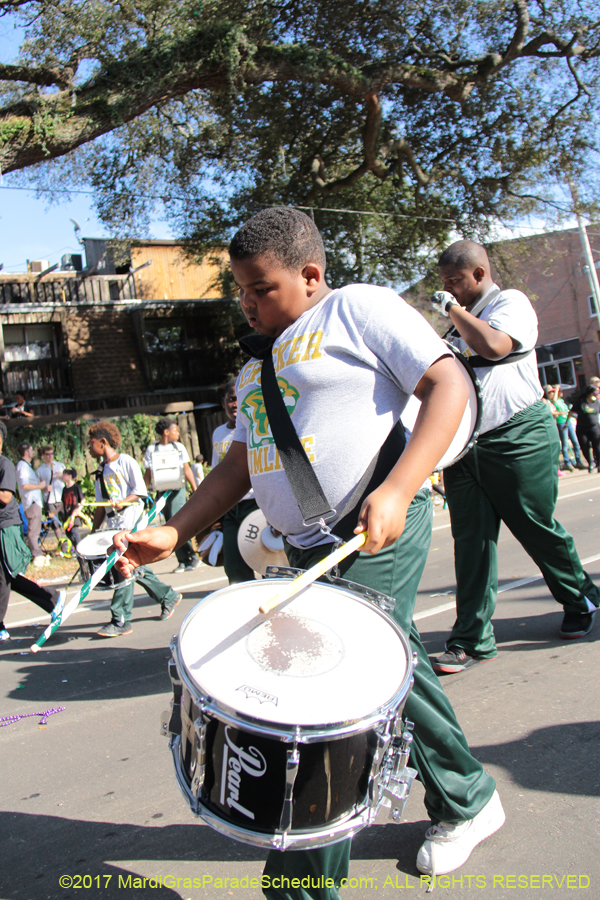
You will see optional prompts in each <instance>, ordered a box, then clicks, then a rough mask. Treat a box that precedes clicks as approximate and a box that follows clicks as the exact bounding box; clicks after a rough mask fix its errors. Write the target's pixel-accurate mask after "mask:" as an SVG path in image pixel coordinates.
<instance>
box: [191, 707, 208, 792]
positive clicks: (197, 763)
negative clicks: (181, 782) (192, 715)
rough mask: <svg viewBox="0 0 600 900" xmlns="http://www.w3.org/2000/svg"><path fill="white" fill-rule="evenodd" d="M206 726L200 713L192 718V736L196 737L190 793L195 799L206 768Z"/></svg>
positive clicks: (200, 788) (200, 787) (201, 784)
mask: <svg viewBox="0 0 600 900" xmlns="http://www.w3.org/2000/svg"><path fill="white" fill-rule="evenodd" d="M206 728H207V724H206V722H205V721H204V718H203V716H202V713H201V714H200V715H199V716H198V718H197V719H195V720H194V736H195V738H196V748H195V749H196V758H195V759H194V761H193V769H194V774H193V778H192V794H193V795H194V797H195V798H196V800H198V799H199V797H200V791H201V790H202V786H203V784H204V773H205V770H206Z"/></svg>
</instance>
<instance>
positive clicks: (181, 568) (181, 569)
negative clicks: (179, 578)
mask: <svg viewBox="0 0 600 900" xmlns="http://www.w3.org/2000/svg"><path fill="white" fill-rule="evenodd" d="M180 572H185V566H184V564H183V563H179V565H178V566H177V568H176V569H173V575H179V573H180Z"/></svg>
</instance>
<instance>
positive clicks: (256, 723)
mask: <svg viewBox="0 0 600 900" xmlns="http://www.w3.org/2000/svg"><path fill="white" fill-rule="evenodd" d="M289 580H290V579H289V578H270V579H269V583H270V584H273V585H274V584H276V583H277V582H278V581H280V582H282V583H284V584H285V583H289ZM343 580H344V579H338V581H343ZM243 583H244V582H241V584H243ZM320 584H324V585H325V586H326V587H328V588H332V589H333V590H336V591H341V592H343V593H350V594H352V595H353V596H354V598H355V599H356V600H357V601H358V602H360V603H362V604H363V605H365V606H367V607H368V608H369V609H371V610H373V611H374V612H376V613H377V614H378V615H379V616H380V617H381V618H383V619H384V620H385V621H386V622H387V623H388V625H391V627H392V628H393V630H394V631H395V632H396V635H397V637H398V638H399V639H400V643H401V644H402V646H403V649H404V651H405V655H406V671H405V673H404V676H403V678H402V681H401V682H400V685H399V686H398V687H397V689H396V691H395V693H394V694H393V695H392V696H391V697H390V698H389V700H387V701H386V702H385V703H383V704H382V705H381V706H378V707H376V708H375V709H374V710H372V712H371V713H369V714H367V715H366V716H363V718H361V719H353V720H351V721H347V720H346V721H340V722H328V723H327V724H324V723H321V724H318V725H298V724H296V723H293V722H290V723H286V724H284V723H280V722H271V721H270V720H268V719H258V718H256V717H254V716H248V715H247V714H246V713H242V712H241V711H240V710H237V709H235V708H234V707H231V706H229V705H228V704H226V703H223V701H221V700H217V699H216V698H214V697H210V696H208V695H205V694H202V693H200V692H201V690H202V686H201V685H200V684H196V683H195V682H194V681H193V680H192V677H191V675H190V673H189V672H188V669H187V665H186V663H185V661H184V659H183V658H182V655H181V647H180V640H181V637H182V635H183V634H184V631H185V628H186V627H187V625H188V622H189V621H190V620H191V619H192V617H193V614H194V612H195V611H196V610H197V609H198V607H199V606H201V605H202V604H203V603H206V601H207V600H209V599H210V598H211V597H213V596H214V595H215V594H220V593H225V592H226V591H230V590H231V589H232V588H233V589H236V588H239V587H240V584H239V583H238V584H235V585H227V587H224V588H219V590H217V591H213V592H212V593H211V594H208V595H207V596H206V597H203V598H202V600H200V601H199V602H198V603H196V605H195V606H193V607H192V609H191V610H190V611H189V612H188V614H187V616H186V617H185V619H184V620H183V622H182V623H181V627H180V629H179V632H178V634H177V635H173V640H172V641H171V652H172V654H173V658H174V660H175V665H176V668H177V672H178V674H179V678H180V679H181V681H182V682H183V683H184V684H185V686H186V688H187V689H188V691H189V692H190V696H191V697H192V699H193V700H194V701H195V703H196V706H197V707H198V709H199V710H200V711H201V712H204V711H205V712H206V713H207V714H208V715H212V716H214V717H215V718H217V719H219V720H220V721H223V722H225V723H226V724H229V725H233V726H234V727H238V728H241V729H242V730H244V731H250V732H252V733H255V734H263V735H265V736H267V737H270V738H272V739H274V740H280V741H284V742H287V743H289V742H290V741H294V740H296V741H298V742H299V743H302V744H309V743H313V742H318V741H322V740H324V739H325V738H329V739H330V740H341V739H342V738H345V737H347V736H349V735H352V734H360V733H362V732H364V731H368V730H370V729H371V728H373V727H374V724H375V723H376V722H380V721H382V720H385V719H386V718H388V717H389V716H390V715H391V714H392V713H393V714H394V715H395V714H396V710H397V709H398V708H399V707H400V705H401V704H402V703H403V701H404V700H405V699H406V697H407V696H408V694H409V692H410V689H411V686H412V684H413V681H414V679H413V669H414V659H413V652H412V649H411V647H410V641H409V637H408V635H407V634H406V633H405V632H404V630H403V629H402V628H401V627H400V626H399V625H398V623H397V622H396V621H395V620H394V619H393V618H392V617H391V616H390V615H389V613H387V612H385V611H384V610H382V609H381V608H380V607H379V606H377V604H376V603H375V602H373V601H372V600H369V599H367V598H366V597H362V596H360V595H359V594H357V593H356V591H352V590H350V589H348V588H344V587H342V586H341V585H340V584H329V583H327V582H320Z"/></svg>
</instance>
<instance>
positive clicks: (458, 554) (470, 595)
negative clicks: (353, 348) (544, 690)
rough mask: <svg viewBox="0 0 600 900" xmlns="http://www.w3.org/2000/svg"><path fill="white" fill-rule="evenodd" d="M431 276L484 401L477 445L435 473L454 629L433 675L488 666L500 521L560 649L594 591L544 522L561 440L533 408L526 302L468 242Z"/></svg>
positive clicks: (562, 537) (596, 597)
mask: <svg viewBox="0 0 600 900" xmlns="http://www.w3.org/2000/svg"><path fill="white" fill-rule="evenodd" d="M439 273H440V278H441V280H442V282H443V284H444V288H445V290H444V291H443V292H440V295H439V296H438V295H434V298H433V303H434V306H436V304H439V305H438V306H437V308H438V310H440V311H441V312H442V313H443V314H444V315H446V316H449V318H450V320H451V321H452V326H453V327H452V328H451V329H450V331H449V332H448V333H447V334H446V338H447V339H448V340H450V341H451V342H452V344H453V345H454V346H455V347H456V348H457V350H460V351H461V352H462V353H463V354H464V355H465V356H467V357H468V359H469V362H470V363H471V365H472V366H473V369H474V371H475V374H476V375H477V377H478V378H479V380H480V382H481V389H482V395H483V415H482V419H481V430H480V435H479V438H478V440H477V443H476V444H475V446H474V447H473V448H472V449H471V450H470V451H469V452H468V453H467V454H466V456H464V457H463V458H462V459H460V460H459V461H458V462H457V463H455V464H454V465H453V466H450V467H449V468H447V469H446V470H445V472H444V484H445V488H446V498H447V501H448V509H449V510H450V518H451V521H452V536H453V538H454V560H455V569H456V616H457V618H456V622H455V623H454V627H453V629H452V632H451V634H450V636H449V638H448V640H447V641H446V652H445V653H443V654H442V655H441V656H439V657H438V658H437V659H436V660H435V661H434V663H433V668H434V670H435V671H436V672H438V673H454V672H462V671H464V670H465V669H467V668H469V667H470V666H473V665H477V664H479V663H484V662H486V661H488V660H492V659H496V657H497V655H498V651H497V648H496V641H495V638H494V629H493V627H492V621H491V620H492V616H493V614H494V609H495V606H496V594H497V590H498V546H497V545H498V537H499V532H500V523H501V522H504V523H505V524H506V525H507V526H508V528H509V529H510V530H511V532H512V534H513V535H514V536H515V538H516V539H517V540H518V541H519V543H520V544H521V546H522V547H523V548H524V549H525V550H526V551H527V553H528V554H529V556H531V558H532V559H533V561H534V562H535V564H536V565H537V566H538V567H539V569H540V571H541V573H542V575H543V576H544V580H545V582H546V584H547V585H548V588H549V590H550V592H551V594H552V596H553V597H554V599H555V600H556V601H557V602H558V603H560V604H561V605H562V606H563V608H564V616H563V620H562V624H561V627H560V631H559V635H560V637H561V638H563V639H565V640H572V639H576V638H580V637H583V636H584V635H586V634H588V633H589V631H590V630H591V628H592V624H593V621H594V620H593V613H595V612H596V609H597V608H598V606H599V605H600V590H599V589H598V587H597V586H596V585H595V584H594V583H593V581H592V579H591V578H590V576H589V575H588V574H587V572H585V571H584V569H583V567H582V565H581V561H580V559H579V556H578V554H577V550H576V548H575V542H574V540H573V538H572V537H571V535H570V534H569V533H568V532H567V531H565V529H564V528H563V527H562V525H561V524H560V523H559V522H557V521H556V519H555V518H554V510H555V506H556V498H557V493H558V475H557V473H558V458H559V452H560V441H559V437H558V431H557V428H556V425H555V423H554V420H553V418H552V414H551V412H550V410H549V409H548V406H547V404H546V403H544V401H543V400H542V387H541V385H540V380H539V376H538V370H537V361H536V355H535V349H534V348H535V345H536V341H537V334H538V330H537V317H536V314H535V312H534V310H533V307H532V305H531V303H530V302H529V300H528V298H527V297H526V296H525V294H523V293H522V292H521V291H517V290H510V289H509V290H500V288H499V287H498V285H496V284H494V280H493V278H492V275H491V268H490V261H489V259H488V255H487V253H486V251H485V249H484V247H482V246H481V245H480V244H476V243H475V242H474V241H456V242H455V243H454V244H451V245H450V246H449V247H448V248H447V249H446V250H444V252H443V253H442V255H441V257H440V261H439Z"/></svg>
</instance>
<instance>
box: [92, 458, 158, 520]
mask: <svg viewBox="0 0 600 900" xmlns="http://www.w3.org/2000/svg"><path fill="white" fill-rule="evenodd" d="M103 472H104V483H105V485H106V490H107V492H108V496H109V497H110V499H111V500H115V501H116V502H119V500H124V499H125V497H128V496H129V494H137V495H138V497H145V496H146V494H147V491H146V484H145V482H144V478H143V476H142V471H141V469H140V467H139V465H138V464H137V462H136V461H135V459H134V458H133V457H132V456H129V455H128V454H127V453H119V455H118V457H117V458H116V459H115V460H113V461H112V462H109V463H105V465H104V470H103ZM94 493H95V495H96V500H98V501H99V502H100V501H102V500H103V499H104V498H103V497H102V488H101V487H100V481H99V479H96V481H95V484H94ZM106 511H107V515H106V517H105V522H106V525H107V527H108V528H111V529H112V528H117V529H122V528H123V529H128V530H129V529H130V528H133V526H134V525H135V524H136V522H137V521H138V519H139V518H140V516H141V515H142V513H143V511H144V505H143V503H142V502H141V501H140V502H139V503H135V504H134V505H133V506H126V507H125V508H124V509H122V510H118V511H117V512H116V514H115V515H114V516H111V517H109V516H108V513H109V512H110V511H111V510H110V507H107V508H106Z"/></svg>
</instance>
